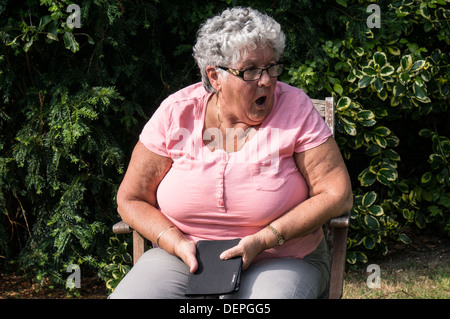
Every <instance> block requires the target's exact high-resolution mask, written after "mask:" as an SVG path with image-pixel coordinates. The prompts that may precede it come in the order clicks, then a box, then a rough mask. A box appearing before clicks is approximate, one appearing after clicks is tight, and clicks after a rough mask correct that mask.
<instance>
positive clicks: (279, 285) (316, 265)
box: [109, 240, 330, 299]
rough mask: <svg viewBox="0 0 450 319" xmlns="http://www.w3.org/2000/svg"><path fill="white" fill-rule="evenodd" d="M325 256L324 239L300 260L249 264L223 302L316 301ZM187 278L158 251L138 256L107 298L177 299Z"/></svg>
mask: <svg viewBox="0 0 450 319" xmlns="http://www.w3.org/2000/svg"><path fill="white" fill-rule="evenodd" d="M329 260H330V259H329V256H328V250H327V247H326V242H325V240H323V241H322V243H321V244H320V245H319V246H318V248H317V249H316V250H315V251H313V252H312V253H310V254H309V255H307V256H305V258H303V259H294V258H278V259H265V260H261V261H258V262H255V263H253V264H251V265H250V267H248V268H247V269H246V270H244V271H243V272H242V274H241V285H240V289H239V291H238V292H236V293H233V294H229V295H224V296H221V297H220V298H223V299H317V298H319V297H321V295H322V294H323V293H324V291H325V290H326V289H327V287H328V284H329V280H330V267H329ZM188 276H189V268H188V267H187V266H186V264H185V263H184V262H183V261H182V260H181V259H179V258H178V257H175V256H173V255H170V254H168V253H167V252H166V251H164V250H163V249H161V248H152V249H150V250H148V251H147V252H146V253H145V254H144V255H142V256H141V258H140V259H139V261H138V262H137V263H136V265H135V266H134V267H133V268H132V269H131V270H130V272H129V273H128V274H127V275H126V276H125V277H124V278H123V279H122V281H121V282H120V283H119V285H118V286H117V287H116V289H115V290H114V292H113V293H112V294H111V295H110V296H109V298H110V299H130V298H133V299H134V298H136V299H137V298H139V299H147V298H149V299H179V298H187V297H186V296H185V295H184V291H185V290H186V283H187V279H188Z"/></svg>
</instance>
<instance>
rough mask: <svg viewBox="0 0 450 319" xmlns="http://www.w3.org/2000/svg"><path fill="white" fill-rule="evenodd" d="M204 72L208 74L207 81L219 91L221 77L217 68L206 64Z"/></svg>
mask: <svg viewBox="0 0 450 319" xmlns="http://www.w3.org/2000/svg"><path fill="white" fill-rule="evenodd" d="M206 74H208V78H209V82H210V83H211V85H212V87H213V88H214V89H215V90H216V91H217V92H219V91H220V87H221V80H222V78H221V77H220V76H219V72H218V71H217V68H215V67H213V66H210V65H208V66H207V67H206Z"/></svg>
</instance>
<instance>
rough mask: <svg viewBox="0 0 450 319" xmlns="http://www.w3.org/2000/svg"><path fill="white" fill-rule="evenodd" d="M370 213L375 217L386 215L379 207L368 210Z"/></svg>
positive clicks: (375, 206) (374, 206)
mask: <svg viewBox="0 0 450 319" xmlns="http://www.w3.org/2000/svg"><path fill="white" fill-rule="evenodd" d="M368 210H369V213H370V214H371V215H373V216H382V215H383V214H384V210H383V208H382V207H381V206H379V205H373V206H371V207H369V208H368Z"/></svg>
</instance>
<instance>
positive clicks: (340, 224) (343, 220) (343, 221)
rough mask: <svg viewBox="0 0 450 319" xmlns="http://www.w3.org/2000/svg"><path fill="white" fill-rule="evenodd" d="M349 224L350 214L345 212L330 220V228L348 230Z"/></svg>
mask: <svg viewBox="0 0 450 319" xmlns="http://www.w3.org/2000/svg"><path fill="white" fill-rule="evenodd" d="M349 222H350V212H346V213H344V214H342V215H341V216H339V217H334V218H332V219H331V220H330V226H331V227H333V228H348V225H349Z"/></svg>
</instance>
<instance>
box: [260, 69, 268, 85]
mask: <svg viewBox="0 0 450 319" xmlns="http://www.w3.org/2000/svg"><path fill="white" fill-rule="evenodd" d="M270 80H271V77H270V76H269V71H267V70H263V71H262V74H261V77H260V78H259V80H258V85H259V86H268V85H270V83H271V81H270Z"/></svg>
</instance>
